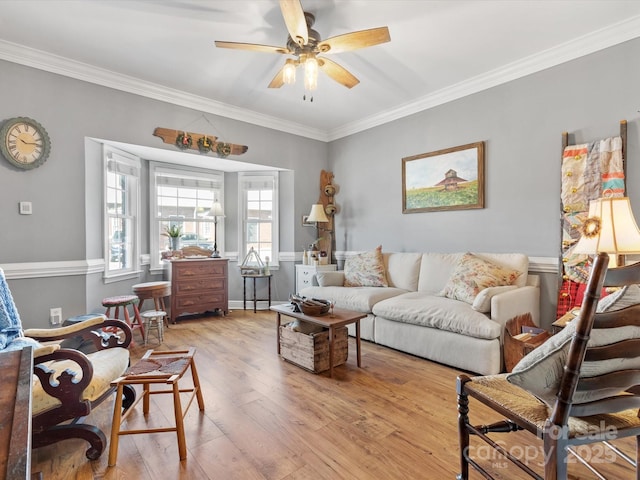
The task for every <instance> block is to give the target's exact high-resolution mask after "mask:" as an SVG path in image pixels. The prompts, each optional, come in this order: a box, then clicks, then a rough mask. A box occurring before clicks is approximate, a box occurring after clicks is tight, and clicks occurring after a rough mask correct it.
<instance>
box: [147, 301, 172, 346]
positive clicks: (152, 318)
mask: <svg viewBox="0 0 640 480" xmlns="http://www.w3.org/2000/svg"><path fill="white" fill-rule="evenodd" d="M166 316H167V312H161V311H160V310H147V311H146V312H142V323H143V324H144V345H145V346H147V340H148V339H149V333H150V332H151V330H155V331H156V334H157V336H158V345H160V344H161V343H162V342H164V332H163V331H162V330H163V329H162V326H163V324H164V320H163V319H164V317H166Z"/></svg>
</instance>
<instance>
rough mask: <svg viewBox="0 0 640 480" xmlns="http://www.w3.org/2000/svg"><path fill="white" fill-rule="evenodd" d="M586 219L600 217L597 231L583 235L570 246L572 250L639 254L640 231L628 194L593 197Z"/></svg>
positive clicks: (578, 251) (594, 252)
mask: <svg viewBox="0 0 640 480" xmlns="http://www.w3.org/2000/svg"><path fill="white" fill-rule="evenodd" d="M589 219H599V220H600V231H599V232H597V233H595V234H594V235H592V236H586V235H584V234H583V235H582V237H581V238H580V240H579V241H578V243H577V244H576V246H575V248H574V249H573V251H574V253H586V254H589V255H594V254H596V253H599V252H606V253H609V254H638V253H640V231H639V230H638V225H637V224H636V220H635V218H634V217H633V212H632V211H631V203H630V202H629V198H628V197H616V198H599V199H597V200H592V201H591V203H590V204H589V218H588V219H587V221H589Z"/></svg>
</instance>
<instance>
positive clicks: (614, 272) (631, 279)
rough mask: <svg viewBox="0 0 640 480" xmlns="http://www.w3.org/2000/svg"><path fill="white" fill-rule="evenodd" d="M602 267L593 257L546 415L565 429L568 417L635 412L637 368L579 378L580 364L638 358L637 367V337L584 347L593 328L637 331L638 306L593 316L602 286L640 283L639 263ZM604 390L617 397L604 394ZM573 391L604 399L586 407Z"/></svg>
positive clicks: (604, 260)
mask: <svg viewBox="0 0 640 480" xmlns="http://www.w3.org/2000/svg"><path fill="white" fill-rule="evenodd" d="M607 264H608V255H607V254H606V253H600V254H598V255H597V256H596V260H595V263H594V265H593V271H592V273H591V277H590V279H589V283H588V285H587V290H586V293H585V299H584V302H583V304H582V308H581V310H580V315H579V317H578V319H576V321H577V322H578V323H577V325H576V332H575V334H574V338H573V340H572V342H571V346H570V348H569V354H568V359H567V362H566V365H565V371H564V375H563V378H562V381H561V384H560V389H559V392H558V399H557V401H556V404H555V406H554V409H553V413H552V415H551V417H550V422H551V424H553V425H566V424H567V422H568V417H569V416H574V417H584V416H589V415H598V414H605V413H615V412H620V411H623V410H627V409H630V408H640V369H624V370H615V371H610V372H607V373H603V374H601V375H598V376H595V377H583V376H581V375H580V370H581V368H582V365H583V362H602V361H605V360H615V359H626V360H627V361H629V360H632V359H633V358H638V362H636V364H637V365H640V338H626V339H623V340H621V341H617V342H616V343H612V344H610V345H604V346H599V347H596V346H590V345H589V344H588V343H589V339H590V338H591V337H592V336H593V334H594V332H596V331H597V330H602V331H603V333H606V332H605V330H607V329H611V328H620V327H625V326H633V327H640V304H637V305H631V306H629V307H626V308H623V309H620V310H613V311H607V312H603V313H596V309H597V305H598V300H599V299H600V292H601V291H602V288H603V286H606V287H623V286H628V285H633V284H640V263H636V264H634V265H630V266H626V267H620V268H614V269H611V270H608V269H607ZM608 391H611V392H616V393H613V394H608V393H605V392H608ZM576 392H580V393H581V394H589V393H595V392H598V394H599V395H598V396H605V395H606V396H605V398H601V399H598V400H595V401H591V402H588V403H574V401H573V399H574V396H575V393H576Z"/></svg>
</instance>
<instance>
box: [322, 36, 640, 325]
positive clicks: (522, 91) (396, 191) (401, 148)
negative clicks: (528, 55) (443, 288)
mask: <svg viewBox="0 0 640 480" xmlns="http://www.w3.org/2000/svg"><path fill="white" fill-rule="evenodd" d="M639 55H640V40H634V41H631V42H627V43H625V44H622V45H619V46H616V47H613V48H609V49H607V50H604V51H601V52H598V53H595V54H592V55H589V56H587V57H583V58H580V59H578V60H574V61H572V62H569V63H566V64H563V65H560V66H558V67H555V68H552V69H548V70H545V71H542V72H539V73H536V74H533V75H530V76H527V77H524V78H521V79H519V80H515V81H512V82H510V83H508V84H505V85H501V86H498V87H495V88H491V89H489V90H486V91H483V92H480V93H477V94H475V95H471V96H469V97H466V98H463V99H460V100H457V101H454V102H450V103H448V104H445V105H442V106H439V107H436V108H432V109H430V110H427V111H423V112H420V113H417V114H414V115H412V116H410V117H406V118H403V119H400V120H397V121H394V122H392V123H389V124H386V125H382V126H379V127H377V128H373V129H370V130H367V131H364V132H361V133H358V134H355V135H351V136H349V137H346V138H343V139H340V140H337V141H334V142H332V143H331V145H330V149H329V159H330V168H331V169H332V171H333V172H334V174H335V178H336V182H337V183H338V184H339V185H340V193H339V195H338V196H337V200H338V203H339V204H340V208H341V212H340V214H339V215H338V216H337V217H336V231H337V238H336V248H337V250H339V251H340V250H362V249H368V248H372V247H375V246H376V245H378V244H382V246H383V250H386V251H437V252H454V251H464V250H470V251H477V252H481V251H484V252H509V251H517V252H524V253H526V254H528V255H529V256H532V257H558V255H559V252H560V224H559V217H560V212H559V205H560V161H561V160H560V159H561V147H562V143H561V141H562V132H565V131H567V132H570V134H571V135H570V139H571V142H572V143H574V142H575V143H580V142H588V141H591V140H595V139H597V138H602V137H607V136H612V135H618V134H619V131H620V128H619V121H620V120H622V119H626V120H627V121H628V168H627V174H628V193H629V195H630V197H631V199H632V204H633V208H634V211H635V212H636V215H638V213H640V187H639V186H638V185H640V163H639V160H640V145H639V144H638V143H639V141H638V138H639V129H640V124H639V122H638V109H639V108H640V95H639V94H638V91H639V87H638V86H639V85H640V64H639V63H638V62H637V61H635V60H634V59H636V58H638V57H639ZM481 140H483V141H485V142H486V143H485V146H486V151H485V162H486V163H485V208H484V209H482V210H460V211H446V212H428V213H413V214H403V213H402V169H401V167H402V158H403V157H407V156H411V155H416V154H421V153H426V152H431V151H435V150H440V149H444V148H448V147H454V146H457V145H464V144H467V143H472V142H477V141H481ZM543 280H544V282H545V284H544V285H543V291H542V293H543V306H542V312H543V322H544V323H545V324H547V325H548V324H550V323H551V322H552V321H553V320H554V318H553V315H554V311H555V302H556V298H555V295H556V292H555V287H556V285H555V282H556V277H555V276H554V275H543Z"/></svg>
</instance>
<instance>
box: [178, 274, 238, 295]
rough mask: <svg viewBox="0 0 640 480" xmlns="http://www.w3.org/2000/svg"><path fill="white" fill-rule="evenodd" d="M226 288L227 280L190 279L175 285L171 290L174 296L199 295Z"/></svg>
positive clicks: (219, 278) (217, 278)
mask: <svg viewBox="0 0 640 480" xmlns="http://www.w3.org/2000/svg"><path fill="white" fill-rule="evenodd" d="M226 288H227V279H226V278H224V277H204V278H190V277H187V278H186V279H185V280H183V281H181V282H179V283H177V284H176V285H175V287H174V289H173V291H174V295H183V294H189V293H200V292H202V291H207V290H219V289H225V290H226Z"/></svg>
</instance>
